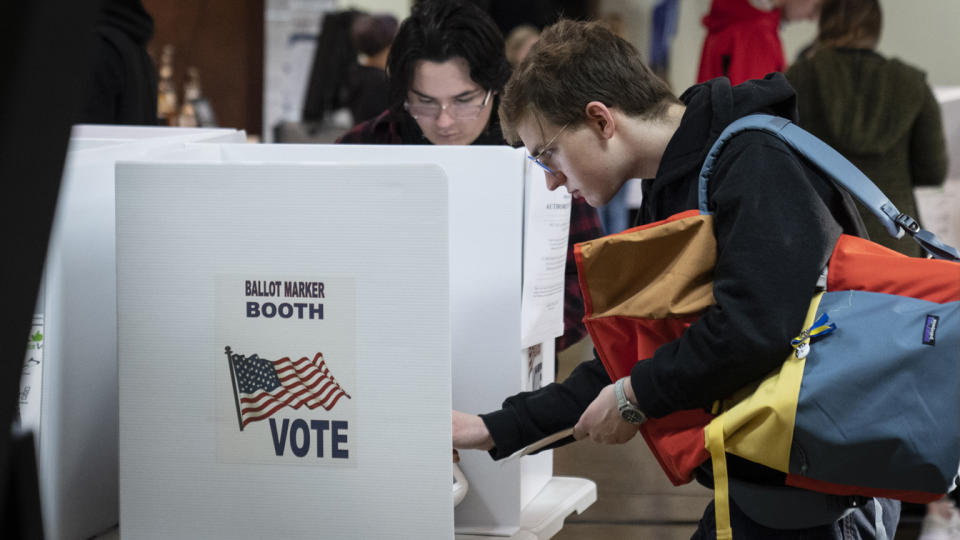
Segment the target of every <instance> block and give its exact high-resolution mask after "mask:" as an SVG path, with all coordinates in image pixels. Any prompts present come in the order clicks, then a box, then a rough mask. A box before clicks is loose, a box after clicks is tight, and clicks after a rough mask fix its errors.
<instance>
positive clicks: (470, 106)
mask: <svg viewBox="0 0 960 540" xmlns="http://www.w3.org/2000/svg"><path fill="white" fill-rule="evenodd" d="M492 95H493V90H487V94H486V95H485V96H484V97H483V101H482V102H480V104H479V105H478V104H476V103H471V102H467V103H463V102H460V101H457V100H454V101H453V103H451V104H449V105H441V104H439V103H410V102H409V101H404V102H403V108H404V109H406V110H407V112H409V113H410V116H412V117H414V118H416V119H417V120H436V119H437V118H438V117H439V116H440V113H441V112H442V111H447V114H449V115H450V116H452V117H454V118H456V119H458V120H470V119H473V118H476V117H478V116H480V113H481V112H483V110H484V109H485V108H487V103H489V102H490V96H492Z"/></svg>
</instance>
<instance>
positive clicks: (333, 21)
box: [302, 9, 365, 125]
mask: <svg viewBox="0 0 960 540" xmlns="http://www.w3.org/2000/svg"><path fill="white" fill-rule="evenodd" d="M361 15H365V13H364V12H362V11H357V10H354V9H350V10H345V11H332V12H330V13H325V14H324V15H323V20H322V21H321V23H320V36H319V37H318V38H317V49H316V52H315V53H314V55H313V66H312V67H311V69H310V78H309V80H308V82H307V94H306V96H305V98H304V101H303V114H302V117H303V121H304V122H315V123H322V122H324V120H325V119H326V117H328V116H329V115H330V114H331V113H334V112H335V111H338V110H339V109H344V108H346V106H347V98H348V95H347V78H348V73H349V72H350V69H351V66H353V65H354V64H356V63H357V50H356V49H355V48H354V46H353V39H352V34H351V32H352V30H353V22H354V21H355V20H356V19H357V18H358V17H360V16H361ZM347 125H349V123H348V124H347Z"/></svg>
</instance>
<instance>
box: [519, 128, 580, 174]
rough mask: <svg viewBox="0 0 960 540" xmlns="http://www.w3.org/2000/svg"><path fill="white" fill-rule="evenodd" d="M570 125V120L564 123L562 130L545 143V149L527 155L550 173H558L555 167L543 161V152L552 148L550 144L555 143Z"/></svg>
mask: <svg viewBox="0 0 960 540" xmlns="http://www.w3.org/2000/svg"><path fill="white" fill-rule="evenodd" d="M569 125H570V123H569V122H567V123H566V124H564V125H563V127H562V128H560V131H558V132H557V134H556V135H554V136H553V138H552V139H550V140H549V141H548V142H547V144H545V145H543V149H542V150H540V151H539V152H537V155H535V156H527V159H529V160H531V161H533V162H534V163H536V164H537V165H539V166H540V168H541V169H543V170H545V171H547V172H548V173H550V174H556V173H554V172H553V169H551V168H550V167H548V166H547V165H546V164H545V163H544V162H543V154H544V153H545V152H546V151H547V150H549V149H550V146H551V145H552V144H553V142H554V141H556V140H557V137H559V136H560V134H561V133H563V130H565V129H567V126H569Z"/></svg>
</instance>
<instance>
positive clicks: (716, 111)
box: [481, 74, 863, 459]
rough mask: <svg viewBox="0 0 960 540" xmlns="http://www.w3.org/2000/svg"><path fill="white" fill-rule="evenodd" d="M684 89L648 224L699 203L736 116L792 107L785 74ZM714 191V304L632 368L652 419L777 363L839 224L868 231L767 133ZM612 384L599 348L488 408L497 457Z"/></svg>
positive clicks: (728, 153) (707, 401) (728, 156)
mask: <svg viewBox="0 0 960 540" xmlns="http://www.w3.org/2000/svg"><path fill="white" fill-rule="evenodd" d="M680 99H681V101H683V102H684V104H685V105H686V111H685V112H684V115H683V118H682V120H681V123H680V127H679V128H678V129H677V131H676V133H675V134H674V135H673V137H672V138H671V140H670V142H669V144H668V145H667V148H666V150H665V152H664V155H663V158H662V159H661V162H660V168H659V170H658V172H657V176H656V178H654V179H650V180H645V181H644V190H643V191H644V197H643V205H642V207H641V209H640V221H641V223H650V222H654V221H659V220H662V219H665V218H667V217H669V216H670V215H673V214H676V213H679V212H682V211H685V210H690V209H696V208H697V176H698V174H699V171H700V168H701V166H702V165H703V161H704V158H705V157H706V153H707V151H708V150H709V149H710V146H711V145H712V144H713V142H714V141H715V140H716V138H717V136H719V134H720V132H721V131H723V129H724V128H725V127H726V126H727V125H728V124H730V123H731V122H732V121H734V120H736V119H737V118H740V117H742V116H745V115H748V114H751V113H756V112H763V113H769V114H775V115H779V116H783V117H786V118H790V119H794V118H795V116H796V97H795V94H794V92H793V89H792V88H791V87H790V85H789V84H788V83H787V82H786V80H785V79H784V78H783V75H781V74H772V75H769V76H768V77H767V78H766V79H764V80H755V81H748V82H746V83H744V84H741V85H738V86H736V87H731V86H730V84H729V82H728V81H727V80H726V79H724V78H720V79H714V80H712V81H709V82H706V83H703V84H700V85H696V86H694V87H692V88H690V89H689V90H687V92H685V93H684V94H683V95H682V96H681V98H680ZM709 200H710V209H711V211H712V212H713V215H714V219H715V227H716V235H717V250H718V253H717V266H716V270H715V273H714V297H715V298H716V301H717V304H716V305H715V306H713V307H711V308H710V309H708V310H707V312H705V313H704V315H703V316H702V317H701V318H700V319H699V320H698V321H697V322H695V323H694V324H693V325H691V326H690V328H689V329H688V330H687V332H685V333H684V335H683V336H682V337H681V338H680V339H678V340H676V341H673V342H671V343H668V344H666V345H664V346H662V347H660V348H659V349H658V350H657V352H656V353H655V354H654V356H653V357H652V358H650V359H648V360H646V361H643V362H639V363H637V365H636V366H634V368H633V371H632V374H631V375H632V376H631V380H632V382H633V387H634V392H635V393H636V396H637V400H638V402H639V406H640V409H642V410H643V411H644V412H645V413H647V415H649V416H652V417H661V416H664V415H666V414H669V413H671V412H674V411H679V410H684V409H694V408H708V407H710V405H711V404H712V403H713V402H714V401H715V400H717V399H722V398H724V397H727V396H729V395H730V394H732V393H733V392H734V391H736V390H738V389H740V388H742V387H743V386H745V385H746V384H747V383H750V382H751V381H754V380H757V379H759V378H761V377H763V376H765V375H766V374H767V373H769V372H770V371H772V370H773V369H775V368H777V367H778V366H779V365H780V364H781V363H782V361H783V358H785V357H786V355H787V354H788V353H789V351H790V340H791V339H792V338H793V337H794V336H796V335H797V333H798V332H799V330H800V327H801V325H802V323H803V318H804V316H805V315H806V312H807V309H808V307H809V303H810V299H811V297H812V295H813V293H814V289H815V285H816V281H817V278H818V276H819V274H820V271H821V269H822V268H823V266H824V265H825V264H826V262H827V260H828V259H829V256H830V253H831V252H832V249H833V246H834V244H835V243H836V240H837V238H838V237H839V235H840V233H841V232H846V233H848V234H855V235H862V234H863V223H862V221H861V220H860V217H859V215H858V214H857V212H856V209H855V206H854V203H853V201H852V200H851V199H850V197H849V195H846V194H845V193H843V192H842V191H840V190H839V189H838V188H837V187H835V186H834V184H833V183H832V182H831V181H829V180H827V179H825V178H823V177H822V176H821V175H820V174H819V173H818V172H817V171H816V170H815V169H813V168H812V167H811V166H810V165H809V164H808V163H807V162H806V161H805V160H803V159H802V158H799V157H798V156H797V155H796V154H794V153H793V152H792V151H791V150H790V149H789V148H788V147H787V146H786V144H785V143H783V142H782V141H780V140H779V139H777V138H776V137H774V136H772V135H769V134H766V133H762V132H756V131H754V132H747V133H743V134H740V135H738V136H735V137H734V138H732V139H731V140H730V141H729V142H728V144H727V146H726V148H725V149H724V151H723V152H722V153H721V154H720V157H719V159H718V161H717V166H716V168H715V172H714V174H713V177H712V178H711V182H710V191H709ZM640 263H642V261H638V264H640ZM610 383H611V381H610V379H609V377H608V376H607V373H606V371H605V369H604V368H603V365H602V364H601V362H600V360H599V359H597V358H594V359H593V360H590V361H588V362H584V363H582V364H581V365H579V366H578V367H577V368H576V369H575V370H574V371H573V373H572V374H571V375H570V376H569V377H568V378H567V379H566V380H564V381H563V382H562V383H559V384H557V383H555V384H551V385H548V386H546V387H544V388H543V389H541V390H538V391H536V392H526V393H521V394H518V395H516V396H512V397H510V398H507V400H506V401H505V402H504V404H503V409H501V410H499V411H495V412H492V413H489V414H485V415H481V416H482V418H483V420H484V422H485V424H486V425H487V427H488V429H489V430H490V432H491V435H492V436H493V439H494V442H495V444H496V448H494V450H492V451H491V455H492V456H493V457H494V458H495V459H499V458H502V457H506V456H508V455H510V454H511V453H512V452H514V451H515V450H517V449H519V448H522V447H523V446H525V445H527V444H530V443H531V442H534V441H536V440H538V439H540V438H542V437H545V436H547V435H550V434H552V433H555V432H557V431H560V430H562V429H565V428H569V427H571V426H573V425H574V424H575V423H576V422H577V420H578V419H579V417H580V415H581V414H582V413H583V411H584V410H585V409H586V407H587V406H588V405H589V404H590V403H591V402H592V401H593V399H594V398H595V397H596V396H597V394H598V393H599V392H600V390H601V389H603V388H604V387H605V386H606V385H608V384H610ZM571 441H572V438H567V439H565V440H563V441H561V444H564V443H568V442H571Z"/></svg>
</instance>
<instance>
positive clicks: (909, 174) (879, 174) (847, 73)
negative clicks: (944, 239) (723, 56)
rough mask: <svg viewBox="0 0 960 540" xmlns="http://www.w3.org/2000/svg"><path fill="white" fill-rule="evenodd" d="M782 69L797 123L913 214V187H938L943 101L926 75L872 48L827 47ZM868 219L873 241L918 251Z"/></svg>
mask: <svg viewBox="0 0 960 540" xmlns="http://www.w3.org/2000/svg"><path fill="white" fill-rule="evenodd" d="M786 75H787V78H788V79H789V80H790V84H791V85H793V87H794V88H796V90H797V101H798V105H799V110H800V122H799V125H800V126H801V127H803V128H804V129H806V130H807V131H810V132H811V133H813V134H814V135H816V136H817V137H819V138H821V139H823V141H824V142H826V143H827V144H829V145H830V146H832V147H833V148H835V149H837V150H838V151H839V152H840V153H841V154H843V155H844V156H845V157H846V158H847V159H849V160H850V161H852V162H853V164H854V165H856V166H857V167H858V168H859V169H860V170H862V171H863V172H864V174H866V175H867V176H868V177H869V178H870V179H871V180H873V181H874V183H876V184H877V186H878V187H879V188H880V189H881V190H882V191H883V192H884V193H885V194H886V195H887V197H889V198H890V200H891V202H893V204H894V205H896V207H897V209H898V210H900V211H901V212H904V213H906V214H909V215H911V216H913V217H914V218H917V217H918V216H917V203H916V200H915V199H914V195H913V188H914V186H931V185H939V184H941V183H942V182H943V180H944V178H946V174H947V148H946V142H945V139H944V133H943V125H942V120H941V115H940V106H939V105H938V104H937V100H936V98H935V97H934V96H933V92H932V91H931V90H930V87H929V85H928V84H927V81H926V76H925V75H924V73H923V72H921V71H919V70H917V69H916V68H913V67H911V66H909V65H907V64H904V63H903V62H901V61H899V60H896V59H887V58H884V57H883V56H881V55H879V54H877V53H875V52H873V51H871V50H866V49H831V48H824V49H820V50H818V51H817V52H816V53H815V54H814V55H813V56H810V57H804V58H801V59H799V60H797V62H796V63H795V64H794V65H793V66H792V67H791V68H790V69H789V70H788V71H787V73H786ZM864 215H865V216H867V214H864ZM865 222H866V225H867V232H868V233H869V234H870V239H871V240H873V241H874V242H877V243H879V244H883V245H885V246H887V247H889V248H891V249H896V250H897V251H900V252H901V253H905V254H907V255H912V256H920V255H921V254H922V250H921V249H920V247H919V246H918V245H917V243H916V242H914V241H913V240H911V239H909V238H902V239H900V240H897V239H895V238H892V237H891V236H890V235H889V233H887V232H886V229H884V227H883V225H882V224H881V223H880V221H879V220H877V219H876V218H874V217H873V216H869V217H866V218H865Z"/></svg>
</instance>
